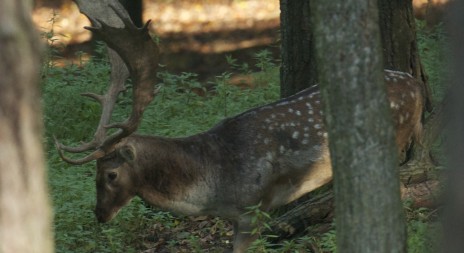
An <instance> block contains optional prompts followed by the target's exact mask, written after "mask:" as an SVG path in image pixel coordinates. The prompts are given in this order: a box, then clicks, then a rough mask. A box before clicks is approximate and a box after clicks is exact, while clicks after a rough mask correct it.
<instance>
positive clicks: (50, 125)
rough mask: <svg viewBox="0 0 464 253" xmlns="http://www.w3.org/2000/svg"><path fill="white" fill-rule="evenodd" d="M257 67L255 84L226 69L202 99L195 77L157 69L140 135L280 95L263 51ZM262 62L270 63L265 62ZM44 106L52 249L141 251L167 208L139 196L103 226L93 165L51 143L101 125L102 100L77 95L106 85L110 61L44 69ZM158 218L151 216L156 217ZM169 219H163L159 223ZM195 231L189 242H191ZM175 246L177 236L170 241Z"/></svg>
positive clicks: (186, 128)
mask: <svg viewBox="0 0 464 253" xmlns="http://www.w3.org/2000/svg"><path fill="white" fill-rule="evenodd" d="M257 57H258V59H257V64H259V67H261V69H262V72H261V73H257V74H255V79H256V81H257V82H261V83H267V85H265V86H264V85H263V86H261V87H259V88H256V89H240V88H237V87H234V86H230V85H228V79H229V76H230V74H228V73H225V74H223V75H221V76H218V77H217V78H216V80H215V81H214V82H215V83H216V84H217V86H216V88H215V90H214V91H213V92H212V93H209V95H208V96H206V97H200V96H198V95H196V94H195V93H193V92H192V91H191V88H201V87H202V84H200V83H199V82H198V81H196V79H195V77H196V75H194V74H190V73H183V74H181V75H172V74H170V73H167V72H163V71H162V72H161V73H160V74H159V77H160V79H161V82H160V85H161V90H160V93H159V94H158V96H157V97H156V98H155V100H154V101H153V102H152V104H151V105H150V106H149V107H148V108H147V109H146V111H145V115H144V120H143V122H142V124H141V126H140V128H139V131H138V132H139V133H145V134H152V135H160V136H186V135H191V134H195V133H199V132H201V131H204V130H207V129H209V128H210V127H211V126H213V125H214V124H216V123H217V122H219V121H220V120H221V119H223V118H224V117H227V116H231V115H234V114H238V113H240V112H242V111H244V110H246V109H248V108H251V107H254V106H257V105H261V104H264V103H267V102H270V101H274V100H276V99H277V98H278V96H279V95H278V91H279V87H278V71H277V70H276V67H275V66H274V65H273V64H271V59H269V58H268V57H269V55H268V54H266V53H261V55H258V56H257ZM264 62H267V64H264ZM43 73H44V74H43V104H44V115H45V126H46V143H47V145H46V146H47V160H48V174H49V184H50V189H51V197H52V200H53V207H54V212H55V222H54V229H55V240H56V251H57V252H138V251H140V250H142V249H144V241H143V240H144V239H143V238H145V236H144V234H143V233H144V232H145V231H146V230H147V229H149V227H150V226H152V225H153V223H154V222H155V220H158V221H159V220H161V221H163V222H164V223H172V224H170V225H169V227H173V226H176V224H177V225H178V223H176V222H174V221H173V218H172V216H170V215H169V214H167V213H157V214H156V215H153V214H152V211H151V210H150V209H148V208H146V207H145V206H144V205H143V204H142V203H141V201H140V200H139V199H136V200H135V201H133V202H132V203H131V204H130V205H129V206H127V207H125V208H123V210H122V211H121V212H120V213H119V214H118V216H117V217H116V218H115V219H114V220H113V221H112V222H110V223H108V224H99V223H97V222H96V219H95V217H94V214H93V211H92V210H93V209H94V206H95V203H96V199H95V180H94V178H95V163H94V162H92V163H89V164H86V165H83V166H71V165H68V164H66V163H64V162H63V161H61V159H60V158H59V156H58V155H57V152H56V150H55V149H54V147H53V145H52V144H53V141H52V136H53V135H55V136H56V137H57V138H58V139H59V140H60V141H62V142H63V143H65V144H73V143H74V144H76V143H79V142H81V141H87V140H89V139H90V138H91V137H92V135H93V131H94V130H95V128H96V125H97V124H98V120H99V115H100V105H99V104H98V103H96V102H94V101H92V100H90V99H87V98H85V97H81V96H79V94H80V93H82V92H89V91H90V92H96V93H102V92H103V91H104V90H105V89H106V88H107V86H108V80H109V64H108V62H107V60H106V59H105V58H104V59H98V58H92V59H91V60H89V61H87V62H85V64H79V65H67V66H64V67H56V66H53V65H52V64H50V63H48V64H46V65H45V66H44V68H43ZM130 97H131V94H130V88H129V89H128V91H127V92H126V93H125V94H123V96H122V97H121V99H120V100H119V101H118V104H117V108H116V110H115V112H114V121H118V120H121V119H124V118H125V117H127V115H128V113H129V111H130V108H131V107H130V105H131V102H130ZM155 216H156V217H155ZM164 225H166V224H164ZM195 240H196V239H195V237H192V238H191V239H190V241H191V242H192V245H194V244H195ZM171 243H172V244H173V245H175V242H171Z"/></svg>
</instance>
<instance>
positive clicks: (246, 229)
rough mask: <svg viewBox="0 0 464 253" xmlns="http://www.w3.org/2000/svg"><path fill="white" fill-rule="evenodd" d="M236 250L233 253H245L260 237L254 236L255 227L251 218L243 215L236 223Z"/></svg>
mask: <svg viewBox="0 0 464 253" xmlns="http://www.w3.org/2000/svg"><path fill="white" fill-rule="evenodd" d="M233 225H234V244H233V246H234V249H233V253H245V252H246V251H247V249H248V247H249V246H250V244H251V243H252V242H253V241H254V240H256V239H257V237H258V235H252V234H251V231H252V230H253V226H252V224H251V217H249V216H248V215H242V216H240V217H239V219H238V221H234V224H233Z"/></svg>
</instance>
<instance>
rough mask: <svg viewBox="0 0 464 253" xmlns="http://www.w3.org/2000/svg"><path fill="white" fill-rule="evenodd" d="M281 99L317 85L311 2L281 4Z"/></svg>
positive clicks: (285, 0)
mask: <svg viewBox="0 0 464 253" xmlns="http://www.w3.org/2000/svg"><path fill="white" fill-rule="evenodd" d="M280 10H281V14H280V20H281V26H280V29H281V36H282V38H281V47H282V50H281V56H282V63H281V67H280V79H281V89H280V91H281V94H280V95H281V97H288V96H290V95H292V94H295V93H297V92H298V91H300V90H303V89H305V88H307V87H309V86H311V85H314V84H316V82H317V74H316V73H317V72H316V64H315V62H314V61H315V60H314V49H313V43H312V40H313V38H312V32H311V27H310V21H309V12H310V1H309V0H298V1H295V0H281V1H280Z"/></svg>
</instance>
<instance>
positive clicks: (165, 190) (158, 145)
mask: <svg viewBox="0 0 464 253" xmlns="http://www.w3.org/2000/svg"><path fill="white" fill-rule="evenodd" d="M114 10H115V12H116V13H117V15H118V16H119V17H120V18H121V19H122V20H123V21H124V24H125V27H124V28H114V27H110V26H108V25H106V24H105V23H102V22H100V21H98V20H94V19H92V23H93V25H94V26H93V27H90V28H87V29H89V30H91V31H93V32H94V33H96V34H98V35H100V37H101V38H103V40H104V41H105V42H106V43H107V44H108V46H109V47H111V48H112V49H113V50H114V51H116V52H117V53H118V54H119V55H120V56H121V58H122V59H123V60H124V62H125V63H126V65H127V66H128V69H129V72H130V75H131V78H132V80H133V85H134V98H133V100H134V101H133V103H134V106H133V110H132V114H131V116H130V117H129V119H128V120H126V121H125V122H123V123H117V124H109V122H110V118H111V111H112V108H113V106H114V104H115V101H116V99H115V98H116V96H117V94H118V93H119V92H120V90H121V89H120V87H117V84H115V83H121V82H113V86H114V87H113V86H112V87H110V92H109V93H108V94H106V95H105V96H100V95H95V94H85V95H86V96H89V97H92V98H94V99H96V100H98V101H99V102H101V104H102V105H103V107H104V110H103V111H104V113H103V114H102V119H101V121H100V124H99V126H98V128H97V131H96V134H95V138H94V140H93V141H91V142H90V143H87V144H83V145H81V146H79V147H67V146H64V145H62V144H60V143H59V142H56V145H57V148H58V150H59V153H60V155H61V157H62V158H63V159H64V160H65V161H66V162H69V163H72V164H83V163H86V162H89V161H92V160H97V178H96V184H97V206H96V209H95V213H96V216H97V219H98V221H100V222H107V221H109V220H111V219H112V218H113V217H114V216H115V215H116V214H117V212H118V211H119V210H120V209H121V208H122V207H123V206H125V205H126V204H127V203H128V202H129V201H130V200H131V199H132V198H133V197H135V196H139V197H141V198H142V199H143V200H144V201H145V202H146V203H148V204H150V205H153V206H156V207H159V208H162V209H166V210H170V211H173V212H176V213H181V214H185V215H214V216H220V217H223V218H226V219H230V220H231V221H233V225H234V233H235V239H234V243H233V251H234V252H244V251H246V249H247V248H248V246H249V245H250V243H251V242H252V241H253V240H254V239H255V237H254V236H253V235H251V234H250V233H249V232H250V231H251V230H252V224H251V217H249V216H247V215H244V213H245V208H246V207H249V206H253V205H256V204H257V203H261V208H262V209H263V210H269V209H272V208H276V207H278V206H281V205H284V204H287V203H289V202H291V201H293V200H295V199H297V198H299V197H300V196H302V195H303V194H305V193H308V192H310V191H312V190H314V189H316V188H318V187H320V186H322V185H324V184H326V183H328V182H329V181H330V180H331V179H332V170H331V164H330V156H329V151H328V146H327V133H326V130H325V126H324V123H323V120H322V115H323V111H322V109H321V96H320V94H319V88H318V87H317V86H314V87H311V88H308V89H306V90H304V91H301V92H299V93H298V94H296V95H293V96H291V97H288V98H285V99H281V100H279V101H276V102H274V103H271V104H267V105H264V106H260V107H257V108H254V109H251V110H248V111H246V112H244V113H241V114H239V115H237V116H234V117H231V118H227V119H225V120H223V121H222V122H220V123H218V124H217V125H216V126H214V127H213V128H211V129H210V130H208V131H206V132H203V133H199V134H196V135H193V136H189V137H184V138H164V137H155V136H142V135H137V134H134V133H133V132H134V131H135V130H136V129H137V126H138V125H139V123H140V121H141V117H142V114H143V111H144V108H145V107H146V106H147V105H148V104H149V103H150V101H151V100H152V99H153V96H154V93H155V92H154V88H153V87H154V84H155V82H156V71H155V69H154V68H156V66H157V64H158V62H157V61H158V48H157V46H156V44H155V43H153V42H152V40H151V38H150V36H149V34H148V29H147V26H148V23H147V24H146V25H145V26H144V27H142V28H140V29H139V28H136V27H134V25H133V24H132V23H131V21H130V19H129V18H128V16H127V15H126V13H124V12H122V11H120V10H118V11H116V9H114ZM385 82H386V84H387V87H388V88H387V90H388V98H389V101H390V107H391V109H392V115H393V120H394V123H395V126H396V143H397V146H398V150H399V152H400V153H401V152H404V151H405V150H406V149H407V148H408V146H409V145H410V144H411V142H413V141H417V140H419V138H418V137H419V135H420V134H421V129H422V123H421V119H422V114H423V111H422V108H423V103H424V101H423V94H422V90H421V85H420V83H418V81H416V80H415V79H414V78H412V77H411V76H410V75H409V74H406V73H402V72H396V71H390V70H386V71H385ZM111 91H112V92H111ZM108 128H118V129H119V130H118V131H117V132H116V133H114V134H113V135H110V136H106V130H107V129H108ZM87 150H93V152H92V153H91V154H90V155H88V156H86V157H84V158H82V159H76V160H74V159H70V158H67V157H66V156H65V155H64V152H65V151H67V152H83V151H87Z"/></svg>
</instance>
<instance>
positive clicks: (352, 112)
mask: <svg viewBox="0 0 464 253" xmlns="http://www.w3.org/2000/svg"><path fill="white" fill-rule="evenodd" d="M311 15H312V20H313V24H314V34H315V36H314V38H315V48H316V59H317V63H318V69H319V72H318V73H319V81H320V84H321V94H322V96H323V98H324V103H323V104H324V108H325V110H324V112H326V113H325V114H324V116H325V121H326V126H327V129H328V133H329V136H330V138H329V149H330V153H331V159H332V168H333V172H334V187H333V188H334V199H335V203H336V205H335V224H336V232H337V249H338V250H339V251H343V252H348V253H349V252H353V253H354V252H356V253H362V252H379V253H381V252H385V253H387V252H388V253H390V252H406V226H405V218H404V213H403V206H402V203H401V199H400V184H399V175H398V170H397V155H396V153H397V152H396V147H395V142H394V129H393V124H392V120H391V116H390V108H389V104H388V101H387V96H386V87H385V85H384V78H383V71H382V70H383V59H382V51H381V49H382V48H381V43H380V42H381V41H380V30H379V26H378V9H377V1H376V0H370V1H360V0H345V1H315V2H314V6H313V8H312V12H311ZM379 200H381V201H379Z"/></svg>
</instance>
